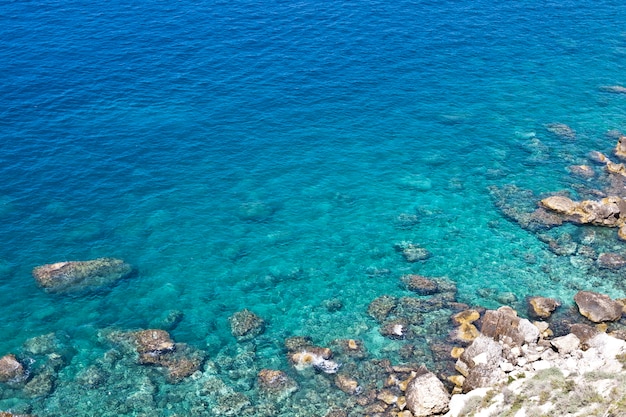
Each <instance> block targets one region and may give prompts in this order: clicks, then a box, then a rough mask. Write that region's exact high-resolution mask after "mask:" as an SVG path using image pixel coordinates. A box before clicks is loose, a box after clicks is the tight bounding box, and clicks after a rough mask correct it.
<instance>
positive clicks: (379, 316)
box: [367, 295, 398, 322]
mask: <svg viewBox="0 0 626 417" xmlns="http://www.w3.org/2000/svg"><path fill="white" fill-rule="evenodd" d="M397 306H398V299H397V298H395V297H391V296H389V295H383V296H380V297H378V298H375V299H374V301H372V302H371V303H370V305H369V306H368V307H367V314H369V315H370V316H372V317H373V318H375V319H376V320H377V321H379V322H382V321H384V320H385V319H386V318H387V316H389V315H390V314H391V313H392V312H393V311H394V310H395V309H396V307H397Z"/></svg>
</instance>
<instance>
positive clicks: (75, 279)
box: [33, 258, 132, 292]
mask: <svg viewBox="0 0 626 417" xmlns="http://www.w3.org/2000/svg"><path fill="white" fill-rule="evenodd" d="M131 273H132V267H131V266H130V265H129V264H127V263H125V262H124V261H122V260H121V259H115V258H99V259H94V260H91V261H70V262H57V263H54V264H46V265H42V266H38V267H36V268H35V269H33V277H34V278H35V279H36V280H37V282H38V283H39V285H40V286H41V287H43V288H44V289H45V290H47V291H50V292H71V291H80V290H84V289H90V288H96V287H100V286H103V285H108V284H111V283H113V282H115V281H117V280H119V279H122V278H124V277H127V276H129V275H130V274H131Z"/></svg>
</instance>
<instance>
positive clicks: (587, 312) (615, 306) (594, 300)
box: [574, 291, 622, 323]
mask: <svg viewBox="0 0 626 417" xmlns="http://www.w3.org/2000/svg"><path fill="white" fill-rule="evenodd" d="M574 301H575V302H576V305H577V306H578V311H580V314H582V315H583V316H585V317H587V318H588V319H589V320H591V321H593V322H594V323H601V322H604V321H616V320H619V319H620V318H621V317H622V304H621V303H619V302H618V301H615V300H612V299H611V297H609V296H608V295H605V294H599V293H597V292H592V291H580V292H579V293H578V294H576V295H575V296H574Z"/></svg>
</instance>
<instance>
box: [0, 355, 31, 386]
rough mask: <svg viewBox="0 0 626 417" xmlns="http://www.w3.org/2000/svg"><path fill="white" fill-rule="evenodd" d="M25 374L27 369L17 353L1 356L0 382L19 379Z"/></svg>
mask: <svg viewBox="0 0 626 417" xmlns="http://www.w3.org/2000/svg"><path fill="white" fill-rule="evenodd" d="M24 376H25V370H24V367H23V366H22V364H21V363H19V362H18V360H17V358H16V357H15V355H12V354H9V355H4V356H3V357H2V358H0V382H9V381H17V380H19V379H22V378H23V377H24Z"/></svg>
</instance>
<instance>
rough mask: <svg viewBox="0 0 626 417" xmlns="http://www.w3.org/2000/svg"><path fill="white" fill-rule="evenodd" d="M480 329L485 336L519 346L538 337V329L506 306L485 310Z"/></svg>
mask: <svg viewBox="0 0 626 417" xmlns="http://www.w3.org/2000/svg"><path fill="white" fill-rule="evenodd" d="M480 330H481V332H482V334H484V335H485V336H489V337H491V338H493V339H494V340H496V341H503V342H505V343H508V344H511V345H519V346H521V345H523V344H524V343H529V342H532V341H536V340H537V339H538V338H539V329H537V327H535V326H534V325H533V324H532V323H531V322H529V321H528V320H526V319H520V318H519V317H517V312H516V311H515V310H513V309H512V308H511V307H508V306H504V307H500V308H499V309H497V310H487V311H486V312H485V315H484V317H483V321H482V326H481V329H480Z"/></svg>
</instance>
